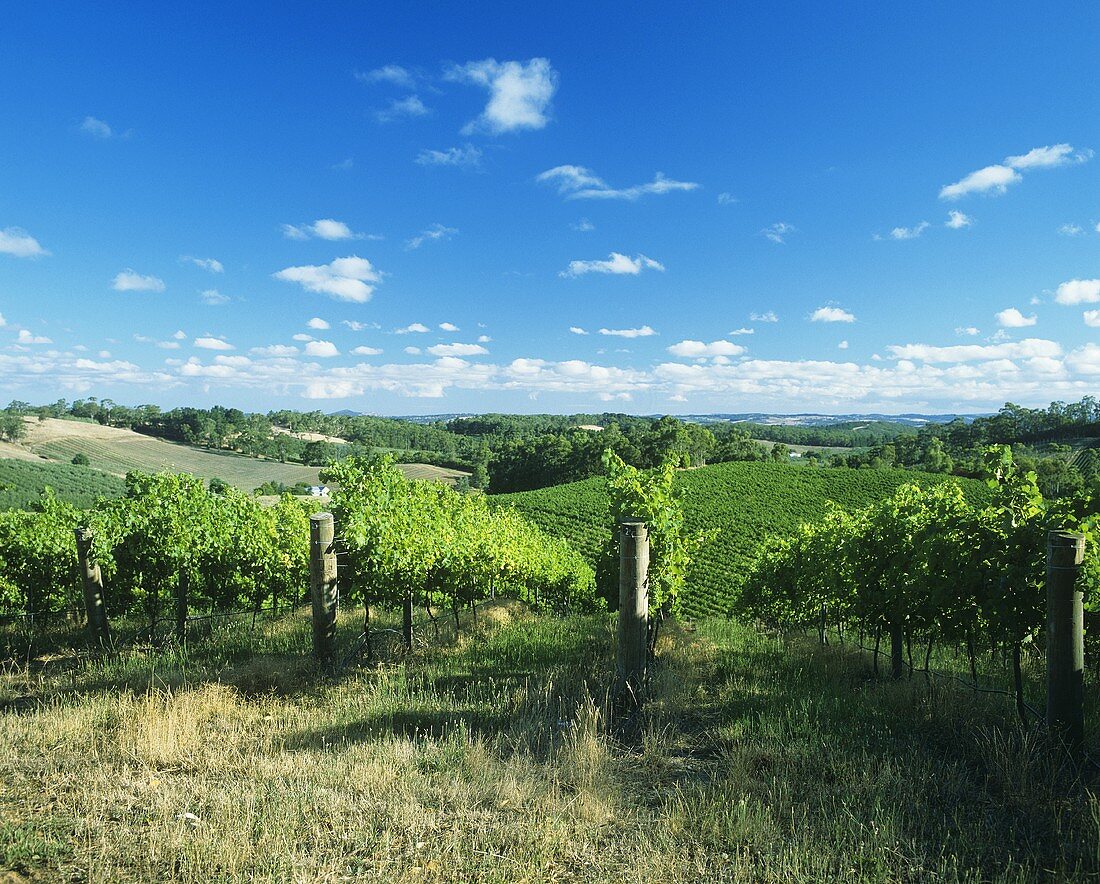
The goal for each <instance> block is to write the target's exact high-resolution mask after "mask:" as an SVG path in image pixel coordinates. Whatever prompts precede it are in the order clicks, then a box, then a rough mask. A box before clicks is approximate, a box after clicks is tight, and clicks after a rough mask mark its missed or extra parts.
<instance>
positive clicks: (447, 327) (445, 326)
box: [439, 322, 459, 332]
mask: <svg viewBox="0 0 1100 884" xmlns="http://www.w3.org/2000/svg"><path fill="white" fill-rule="evenodd" d="M439 327H440V329H442V330H443V331H445V332H456V331H459V328H458V326H457V325H455V324H454V323H453V322H441V323H439Z"/></svg>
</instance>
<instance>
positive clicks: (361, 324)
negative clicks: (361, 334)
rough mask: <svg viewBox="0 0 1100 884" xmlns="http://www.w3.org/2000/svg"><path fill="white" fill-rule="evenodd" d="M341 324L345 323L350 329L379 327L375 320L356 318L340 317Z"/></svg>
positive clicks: (360, 329) (355, 330) (359, 329)
mask: <svg viewBox="0 0 1100 884" xmlns="http://www.w3.org/2000/svg"><path fill="white" fill-rule="evenodd" d="M340 324H341V325H346V326H347V327H348V328H350V329H351V330H352V331H354V332H357V331H363V330H365V329H368V328H380V326H379V325H378V323H377V322H359V321H358V320H357V319H341V320H340Z"/></svg>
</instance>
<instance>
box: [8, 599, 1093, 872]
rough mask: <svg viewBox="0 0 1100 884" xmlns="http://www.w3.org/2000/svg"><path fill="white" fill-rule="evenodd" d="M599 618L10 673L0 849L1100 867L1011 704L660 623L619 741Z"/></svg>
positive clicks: (222, 635) (60, 867)
mask: <svg viewBox="0 0 1100 884" xmlns="http://www.w3.org/2000/svg"><path fill="white" fill-rule="evenodd" d="M443 622H445V621H443V620H441V623H443ZM610 625H611V624H610V622H609V621H608V620H607V619H606V618H603V617H592V618H571V619H551V618H542V617H536V616H533V615H531V614H529V613H527V612H525V611H524V610H523V609H521V608H520V607H518V606H516V605H514V604H496V605H493V606H489V607H487V608H485V609H483V610H482V612H481V614H480V616H479V617H478V622H477V625H476V626H475V625H474V624H472V623H471V622H469V621H468V620H467V622H466V624H465V626H464V630H465V631H464V634H463V635H462V636H461V637H460V638H459V639H458V640H457V641H455V640H454V637H453V635H451V634H450V633H449V632H447V631H446V629H445V628H444V627H441V630H442V631H441V632H440V634H439V635H438V636H433V635H432V629H431V628H430V627H428V626H424V627H422V629H421V632H422V633H424V634H426V638H427V639H429V640H427V641H426V642H425V643H424V646H423V647H422V648H421V649H420V650H419V651H418V652H417V653H416V655H415V656H414V658H413V659H411V660H408V661H402V660H400V659H399V658H398V657H394V656H392V655H391V654H389V653H388V652H387V653H384V654H383V657H385V658H387V659H389V662H383V663H379V664H376V665H373V666H364V667H355V668H352V669H350V670H349V671H348V672H347V673H346V674H345V675H343V676H342V677H340V678H338V679H335V680H327V681H326V680H323V679H320V678H318V677H317V675H316V674H315V673H314V672H313V670H312V667H311V665H310V663H309V662H308V649H309V624H308V620H306V619H305V617H304V616H303V615H301V614H296V615H293V616H289V617H283V618H281V619H279V620H277V621H265V622H263V623H261V624H260V625H259V626H257V627H256V629H255V630H254V631H253V630H252V629H250V628H249V626H248V621H241V622H237V623H221V624H216V625H213V626H211V627H210V628H211V630H212V632H211V633H210V634H209V635H207V636H205V638H204V639H203V640H201V641H196V642H194V643H193V644H192V645H191V646H190V647H189V648H188V649H187V650H186V651H179V650H166V651H162V652H160V653H157V654H154V653H150V652H141V653H137V652H131V653H128V654H124V655H123V656H122V658H121V659H119V660H118V661H116V662H114V663H111V664H109V665H103V664H87V663H85V664H80V665H73V663H72V661H71V660H69V659H66V658H65V657H64V656H63V655H58V654H47V655H41V654H38V655H37V656H38V659H37V662H34V663H32V665H30V666H26V665H17V664H16V662H14V661H11V662H9V664H8V667H7V670H6V672H5V673H4V675H3V677H2V679H0V708H3V709H4V710H5V711H3V712H0V861H2V862H3V863H4V865H5V866H6V867H7V868H8V869H10V870H12V872H13V873H14V874H15V875H16V876H17V877H14V878H12V880H24V879H29V880H82V881H90V882H94V881H114V880H134V881H195V882H199V881H202V882H205V881H211V880H219V881H235V880H248V881H360V880H378V881H521V880H526V881H549V880H564V881H615V882H618V881H622V880H627V881H634V880H643V879H644V880H648V881H662V882H663V881H673V882H675V881H697V880H721V881H745V882H750V881H751V882H759V881H765V882H766V881H775V882H780V881H782V882H816V881H824V880H843V881H857V882H879V881H882V882H885V881H1031V880H1036V881H1038V880H1051V879H1057V880H1066V879H1070V878H1084V877H1086V876H1096V875H1098V874H1100V804H1098V803H1097V800H1096V798H1095V796H1094V791H1093V790H1094V789H1095V782H1092V783H1091V785H1090V783H1089V782H1087V781H1086V780H1085V779H1084V778H1083V777H1082V776H1081V775H1079V774H1078V773H1077V772H1076V771H1075V770H1074V769H1073V767H1072V766H1071V765H1069V764H1068V763H1066V762H1065V761H1064V759H1063V757H1062V756H1061V755H1060V754H1059V752H1058V751H1056V750H1053V749H1052V748H1051V747H1048V746H1046V745H1044V743H1043V741H1042V738H1041V737H1040V736H1039V735H1038V734H1037V733H1035V732H1032V731H1027V730H1023V729H1022V728H1020V726H1019V725H1018V724H1016V723H1015V722H1014V720H1013V718H1012V711H1011V706H1010V704H1007V703H1004V702H1001V701H1000V700H999V699H998V698H986V697H981V696H977V697H975V696H972V695H970V694H969V693H965V695H963V694H960V692H959V691H958V690H953V689H948V688H942V687H939V686H937V685H935V684H933V686H932V687H931V688H930V687H928V686H927V685H925V684H924V682H923V680H921V679H915V680H913V681H904V682H901V683H891V682H888V681H880V680H876V679H874V678H873V677H872V676H871V673H870V666H869V663H868V661H867V659H866V658H865V657H863V656H861V655H859V654H858V653H853V651H852V650H851V647H850V645H849V646H848V647H846V648H838V647H835V646H834V647H824V648H823V647H819V646H817V645H816V643H815V642H811V641H810V640H808V639H806V638H804V637H802V636H789V637H786V638H784V637H774V636H772V637H769V636H765V635H762V634H760V633H758V632H756V631H755V630H754V629H752V628H749V627H746V626H742V625H739V624H736V623H732V622H727V621H706V622H703V623H701V624H699V625H698V627H697V628H694V629H688V628H674V629H671V630H669V631H668V632H667V633H666V634H665V635H664V636H663V637H662V639H661V647H660V657H661V661H662V662H661V666H660V668H659V670H658V673H657V676H656V679H655V684H654V689H653V700H652V701H651V703H650V705H649V707H648V713H647V723H646V726H645V729H644V735H643V737H642V738H641V740H640V741H639V742H637V743H636V744H632V745H623V744H620V743H617V742H615V741H614V740H612V739H610V738H609V737H608V736H607V726H606V725H607V716H606V707H605V704H604V702H603V699H602V698H603V697H604V695H605V690H606V687H607V684H608V674H609V673H610V672H611V670H612V665H613V664H612V658H611V636H612V630H611V628H610ZM356 632H357V626H356V625H355V624H354V623H350V622H346V619H345V621H344V622H343V623H342V626H341V634H340V640H341V642H342V644H343V645H344V646H347V645H348V644H349V643H350V642H351V641H352V640H353V638H354V636H355V634H356ZM36 654H37V652H36Z"/></svg>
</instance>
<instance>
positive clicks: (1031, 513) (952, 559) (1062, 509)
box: [739, 449, 1100, 666]
mask: <svg viewBox="0 0 1100 884" xmlns="http://www.w3.org/2000/svg"><path fill="white" fill-rule="evenodd" d="M987 458H988V459H989V466H990V470H991V473H992V474H993V475H994V476H995V478H992V479H990V482H989V486H990V491H991V496H990V498H989V499H988V501H986V502H983V501H977V502H975V501H971V500H968V499H967V497H966V495H964V493H963V491H962V489H961V488H960V487H959V486H958V485H957V484H956V483H954V482H950V483H947V484H941V485H938V486H935V487H929V488H921V487H919V486H917V485H904V486H902V487H900V488H898V489H897V491H896V492H895V493H894V494H893V495H891V496H890V497H888V498H886V499H884V500H881V501H879V502H878V503H875V504H872V505H870V506H867V507H865V508H863V509H859V510H854V511H852V512H844V511H842V510H840V509H833V510H831V511H830V512H828V513H827V514H826V515H825V516H824V517H823V518H821V519H819V520H816V521H815V522H813V523H811V524H803V525H801V526H798V527H796V528H795V529H793V530H791V531H787V532H781V533H777V534H776V535H774V536H771V537H769V538H768V539H767V540H766V541H765V543H764V544H763V546H762V548H761V550H760V553H759V555H758V556H757V559H756V562H755V564H754V566H753V568H752V569H751V571H750V573H749V576H748V579H747V581H746V584H745V588H744V592H743V594H742V597H741V602H740V605H739V607H740V609H741V610H742V611H744V612H746V613H749V614H753V615H756V616H760V617H763V618H765V619H767V620H770V621H772V622H776V623H782V624H787V625H795V626H819V627H821V628H824V627H823V626H822V624H823V623H824V622H826V621H828V622H830V623H845V624H850V625H858V626H859V627H860V628H861V629H863V630H865V631H867V632H869V633H872V634H874V633H881V632H883V631H886V632H889V631H895V632H897V633H898V634H900V633H901V632H904V633H905V634H906V635H910V636H911V635H913V634H917V635H921V636H923V637H926V638H935V639H937V640H942V641H947V642H966V643H967V644H968V646H970V647H971V649H972V648H973V645H974V643H975V642H976V641H977V642H978V643H979V646H982V647H990V646H991V645H998V644H999V645H1001V646H1005V647H1011V648H1013V649H1014V650H1015V653H1016V659H1017V666H1018V655H1019V649H1020V646H1021V645H1022V644H1025V643H1029V642H1031V641H1034V640H1036V639H1038V638H1039V636H1040V634H1041V632H1042V629H1043V626H1044V624H1045V617H1046V595H1045V590H1044V586H1045V578H1046V572H1045V567H1046V543H1047V536H1048V533H1049V532H1050V531H1052V530H1063V529H1069V530H1073V531H1081V532H1084V533H1085V534H1086V539H1087V547H1086V549H1087V557H1086V566H1085V569H1084V572H1083V577H1082V578H1081V580H1082V582H1083V583H1084V584H1085V585H1083V586H1082V585H1079V588H1081V589H1083V590H1085V593H1086V605H1088V606H1093V605H1095V604H1096V596H1095V593H1094V592H1091V591H1090V590H1092V589H1094V588H1095V587H1096V586H1097V585H1100V581H1098V579H1097V578H1098V576H1100V574H1098V563H1097V559H1096V555H1095V552H1096V550H1095V535H1094V529H1095V527H1096V525H1095V523H1096V519H1097V517H1096V516H1095V515H1089V514H1088V513H1087V512H1086V511H1085V508H1084V503H1083V502H1082V501H1073V500H1069V501H1067V500H1064V499H1063V500H1059V501H1046V500H1044V499H1043V497H1042V495H1041V494H1040V492H1039V489H1038V486H1037V485H1036V477H1035V473H1033V472H1027V473H1023V472H1021V471H1019V470H1018V469H1017V468H1016V466H1015V465H1014V464H1013V462H1012V457H1011V453H1010V452H1009V451H1008V450H1007V449H995V450H991V451H990V452H989V453H988V454H987Z"/></svg>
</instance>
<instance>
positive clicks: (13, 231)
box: [0, 227, 49, 258]
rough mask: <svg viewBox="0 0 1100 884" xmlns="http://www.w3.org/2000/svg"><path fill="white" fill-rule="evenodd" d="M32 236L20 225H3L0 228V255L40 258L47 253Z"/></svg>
mask: <svg viewBox="0 0 1100 884" xmlns="http://www.w3.org/2000/svg"><path fill="white" fill-rule="evenodd" d="M48 254H49V252H47V251H46V250H45V249H44V248H42V246H41V245H40V244H39V242H38V240H36V239H35V238H34V237H33V236H31V235H30V234H29V233H27V231H25V230H24V229H23V228H22V227H5V228H4V229H3V230H0V255H12V256H14V257H16V258H41V257H43V256H44V255H48Z"/></svg>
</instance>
